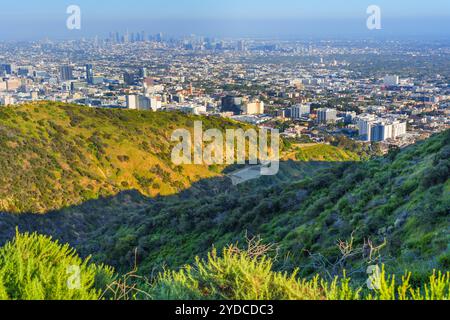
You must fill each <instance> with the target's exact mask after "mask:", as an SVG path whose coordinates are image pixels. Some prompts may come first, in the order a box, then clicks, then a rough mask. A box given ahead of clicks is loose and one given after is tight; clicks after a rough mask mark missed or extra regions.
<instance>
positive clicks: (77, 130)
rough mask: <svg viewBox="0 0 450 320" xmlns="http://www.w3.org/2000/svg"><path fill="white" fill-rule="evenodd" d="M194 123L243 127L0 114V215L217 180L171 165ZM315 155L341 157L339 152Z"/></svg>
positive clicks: (40, 107)
mask: <svg viewBox="0 0 450 320" xmlns="http://www.w3.org/2000/svg"><path fill="white" fill-rule="evenodd" d="M196 120H202V121H203V125H204V128H205V129H208V128H221V129H225V128H237V127H238V126H239V127H245V126H244V125H237V124H236V123H235V122H231V121H228V120H224V119H218V118H205V117H203V118H201V117H196V116H188V115H184V114H179V113H164V112H161V113H152V112H138V111H121V110H101V109H92V108H87V107H79V106H70V105H58V104H55V103H48V102H47V103H40V104H33V105H28V106H20V107H7V108H0V167H1V168H2V170H1V171H0V211H6V212H12V213H17V212H32V213H44V212H47V211H50V210H58V209H61V208H64V207H67V206H70V205H78V204H81V203H83V202H85V201H87V200H91V199H97V198H98V197H100V196H110V195H115V194H117V193H118V192H120V191H124V190H138V191H139V192H140V193H142V194H143V195H147V196H151V197H154V196H157V195H163V196H165V195H171V194H175V193H178V192H180V191H181V190H185V189H187V188H189V187H191V186H192V184H193V183H195V182H197V181H199V180H201V179H206V178H212V177H218V176H220V172H221V169H222V168H218V167H207V166H196V165H190V166H180V167H176V166H174V165H173V164H172V162H171V159H170V158H171V151H172V147H173V146H174V144H173V143H171V142H170V138H171V134H172V132H173V131H174V130H176V129H178V128H192V127H193V123H194V121H196ZM330 148H331V147H330ZM320 152H324V154H325V153H327V156H326V157H327V159H332V157H333V153H335V155H336V160H340V159H341V158H342V152H340V151H337V150H329V151H323V150H321V151H320ZM344 155H345V152H344Z"/></svg>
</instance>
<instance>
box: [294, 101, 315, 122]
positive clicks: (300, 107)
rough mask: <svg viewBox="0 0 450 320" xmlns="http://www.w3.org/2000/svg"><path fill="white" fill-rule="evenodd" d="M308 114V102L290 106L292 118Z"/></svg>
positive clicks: (309, 106) (309, 111) (309, 110)
mask: <svg viewBox="0 0 450 320" xmlns="http://www.w3.org/2000/svg"><path fill="white" fill-rule="evenodd" d="M310 114H311V105H310V104H296V105H294V106H292V108H291V118H292V119H301V118H303V117H307V116H309V115H310Z"/></svg>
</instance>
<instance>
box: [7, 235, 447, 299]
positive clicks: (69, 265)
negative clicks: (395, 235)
mask: <svg viewBox="0 0 450 320" xmlns="http://www.w3.org/2000/svg"><path fill="white" fill-rule="evenodd" d="M268 248H270V246H269V247H267V246H263V245H260V244H259V243H258V242H250V243H249V248H248V249H247V250H244V251H242V250H240V249H239V248H237V247H235V246H230V247H228V248H226V249H224V250H223V254H222V255H221V256H219V255H218V254H217V251H216V250H213V251H212V252H211V253H210V254H209V255H208V258H207V259H206V260H201V259H199V258H197V259H196V262H195V264H194V265H191V266H189V265H188V266H185V267H184V268H182V269H181V270H179V271H169V270H167V271H165V272H163V273H160V274H159V275H157V276H155V277H154V278H150V279H148V278H143V277H139V276H137V275H136V274H135V273H134V272H131V273H128V274H126V275H124V276H122V277H119V276H117V275H114V273H113V271H112V269H111V268H107V267H104V266H96V265H93V264H89V263H88V260H85V261H82V260H81V259H80V258H78V257H77V256H76V254H75V251H74V250H73V249H70V248H69V247H68V246H67V245H65V246H61V245H59V244H58V243H57V242H52V241H51V239H50V238H47V237H43V236H38V235H36V234H33V235H29V234H25V235H21V234H17V235H16V238H15V240H14V241H13V242H11V243H8V244H7V245H6V246H5V247H4V248H2V249H0V299H19V300H23V299H25V300H43V299H47V300H55V299H58V300H73V299H76V300H80V299H82V300H98V299H108V300H110V299H113V300H131V299H133V300H134V299H156V300H161V299H162V300H176V299H182V300H209V299H214V300H361V299H364V300H397V299H398V300H442V299H447V300H448V299H450V273H446V274H442V273H440V272H436V271H435V272H433V274H432V275H431V276H430V277H429V278H428V279H427V281H426V282H425V283H424V284H422V285H420V286H417V285H414V284H413V283H411V274H410V273H407V274H405V275H404V276H403V277H402V278H401V280H398V279H396V278H395V276H392V275H388V274H386V272H385V270H384V269H382V270H381V271H380V273H379V274H377V275H376V276H373V277H372V278H370V279H369V282H368V283H369V284H370V288H371V289H369V287H352V286H351V279H350V278H347V277H346V276H345V274H344V275H343V276H342V277H336V278H334V279H333V280H332V281H326V280H324V279H321V278H320V277H319V276H315V277H313V278H312V279H310V280H305V279H300V278H298V276H297V271H294V272H293V273H292V274H291V275H288V274H287V273H280V272H276V271H273V262H272V260H271V259H270V258H269V257H267V256H266V254H267V249H268ZM75 268H78V271H76V273H74V272H73V270H74V269H75ZM75 270H76V269H75ZM113 280H114V281H113Z"/></svg>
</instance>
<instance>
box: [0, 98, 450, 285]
mask: <svg viewBox="0 0 450 320" xmlns="http://www.w3.org/2000/svg"><path fill="white" fill-rule="evenodd" d="M35 109H36V107H25V108H23V109H22V108H19V109H7V110H6V111H2V112H1V113H0V114H1V119H2V120H1V127H0V130H2V131H3V132H5V133H7V134H4V135H2V137H6V139H5V138H2V146H4V147H3V148H1V149H0V152H2V157H1V158H0V159H1V161H3V164H5V161H6V164H8V163H12V162H14V159H17V156H16V157H14V156H13V155H14V153H16V155H17V154H19V155H26V156H28V153H26V152H25V151H28V150H30V148H34V149H37V150H34V152H37V153H39V155H40V157H39V158H38V159H37V160H36V159H31V160H28V161H29V162H30V164H29V165H27V164H26V163H22V164H21V165H20V166H17V164H13V167H12V168H11V169H10V170H8V171H7V172H9V176H8V178H9V179H10V180H9V182H8V183H2V192H3V195H2V197H1V198H2V199H5V198H6V197H13V198H14V197H15V199H16V202H17V203H19V204H20V203H25V204H27V203H28V205H32V204H33V203H35V202H36V200H40V198H37V199H32V198H31V197H30V192H29V191H28V190H29V189H26V188H31V186H33V185H32V184H30V183H29V182H28V181H29V180H30V179H27V175H28V176H30V175H34V179H38V181H39V180H40V179H44V181H45V179H47V176H48V173H47V171H49V168H54V166H56V165H55V164H54V163H53V162H49V161H48V159H52V157H53V158H55V159H56V160H58V159H59V158H60V157H61V155H59V154H57V155H55V156H52V157H50V155H53V152H54V150H61V148H63V147H64V143H66V144H69V146H70V148H69V147H66V148H65V149H64V148H63V149H64V150H71V149H74V146H75V142H73V141H77V140H78V143H79V144H81V145H82V148H80V149H81V150H89V148H90V147H89V146H86V145H84V143H87V142H86V139H89V138H90V136H89V134H90V135H91V136H96V137H98V136H101V137H102V139H103V138H104V139H106V141H107V142H109V144H108V147H105V146H104V148H105V149H106V148H108V150H107V152H105V154H104V155H103V156H100V160H99V159H97V158H95V157H92V156H91V157H89V158H88V159H89V161H91V162H88V163H95V165H92V167H88V168H91V169H92V168H98V167H100V168H105V167H106V168H109V167H108V166H111V165H110V164H109V162H108V159H106V157H107V156H108V155H109V154H110V152H114V151H110V149H109V148H112V147H111V146H109V145H110V144H111V145H112V146H113V147H114V146H115V147H116V148H117V149H115V150H116V151H115V152H116V153H119V154H124V152H123V150H126V149H127V148H132V150H134V152H136V153H135V155H136V154H139V156H142V155H143V154H142V153H141V151H139V148H138V147H137V146H139V142H142V141H143V140H139V138H140V137H141V135H143V136H151V137H154V140H152V141H151V143H152V147H155V148H158V145H159V144H161V145H164V135H165V134H167V133H165V132H162V131H160V130H168V129H173V127H174V125H173V124H172V123H173V122H175V123H177V124H178V123H186V124H191V125H192V123H191V121H192V119H193V118H192V117H187V116H184V115H179V114H165V113H161V114H153V113H139V112H123V111H110V110H91V109H81V108H75V109H73V108H71V107H67V106H66V107H63V108H56V107H46V108H45V109H44V110H47V111H48V110H50V111H51V112H42V110H35ZM24 110H25V111H24ZM81 111H83V112H81ZM72 112H77V113H79V116H81V117H83V118H84V120H83V121H82V122H81V124H73V125H72V126H70V125H69V124H68V123H67V121H68V118H67V117H68V115H67V113H72ZM31 114H33V115H34V114H36V116H35V118H39V117H42V116H45V117H48V118H51V121H53V122H56V121H60V122H61V123H65V124H66V125H65V130H66V131H67V132H68V133H69V136H71V138H70V139H68V138H67V137H68V135H67V134H66V135H62V136H61V135H59V138H58V135H56V134H55V133H53V136H52V137H53V138H54V139H53V140H52V141H48V142H47V144H44V143H43V142H42V141H43V137H42V135H45V134H49V132H50V134H52V130H61V129H49V128H48V127H49V121H48V119H47V120H45V121H44V122H43V124H42V126H41V127H42V128H40V129H36V130H35V128H36V127H37V124H36V123H37V121H36V120H32V119H30V115H31ZM5 115H6V116H5ZM27 116H28V117H27ZM94 116H95V117H94ZM5 118H6V119H5ZM35 118H33V119H35ZM86 118H87V119H86ZM142 118H144V119H142ZM56 119H58V120H56ZM72 120H73V119H72ZM211 121H217V123H216V124H215V125H219V126H221V125H223V124H224V122H223V120H220V119H217V120H216V119H214V120H211ZM83 123H85V125H83ZM105 123H106V124H105ZM136 123H139V124H142V125H140V126H138V127H136ZM14 125H16V127H19V128H20V130H17V129H14ZM26 126H29V127H30V128H31V129H28V130H27V129H25V127H26ZM84 126H87V128H84ZM100 126H101V127H103V129H100ZM89 128H90V129H89ZM161 128H164V129H161ZM78 130H81V131H83V130H87V132H84V134H83V137H82V138H81V136H80V138H79V139H77V138H76V137H73V136H72V134H75V133H72V131H75V132H78ZM89 130H91V131H89ZM28 131H29V133H27V132H28ZM104 131H108V132H107V133H108V134H110V135H112V136H113V137H114V139H113V138H106V137H104V134H103V133H102V132H104ZM36 132H38V133H39V132H40V133H39V134H38V137H39V139H37V140H32V139H31V138H30V135H32V134H33V133H34V134H36ZM94 132H97V134H95V135H94ZM98 132H100V133H102V134H98ZM155 133H158V134H155ZM75 135H76V134H75ZM449 135H450V132H446V133H444V134H441V135H438V136H435V137H433V138H431V139H430V140H429V141H426V142H422V143H419V144H418V145H416V146H412V147H410V148H407V149H406V150H403V151H401V152H400V153H399V154H391V155H390V157H387V158H381V159H378V160H373V161H369V162H366V163H353V162H351V163H343V164H336V165H333V166H331V167H330V166H329V165H326V166H324V164H323V163H315V162H311V163H303V164H302V163H301V166H300V168H296V167H295V166H293V165H286V166H285V168H284V169H283V170H282V171H281V173H280V175H279V176H278V177H276V178H275V179H274V178H271V177H265V178H262V179H260V180H258V181H251V182H249V183H246V184H243V185H240V186H238V187H232V186H230V184H229V182H228V183H227V182H226V181H225V180H224V179H223V178H214V179H212V180H210V181H201V183H198V184H196V185H195V188H191V189H188V190H187V192H185V193H181V194H179V195H176V196H170V197H161V198H158V199H155V200H152V201H150V202H151V203H147V202H148V201H149V200H148V199H145V198H142V197H137V196H135V197H134V198H133V197H132V196H130V197H128V198H126V200H123V199H122V200H121V198H119V199H117V201H116V202H114V201H109V200H107V199H105V200H100V201H98V202H95V201H94V202H90V203H86V204H85V205H83V206H80V207H74V208H69V209H67V210H64V211H63V212H61V213H58V212H57V213H55V214H54V215H52V216H49V217H48V218H47V217H28V216H27V217H24V218H23V219H22V218H21V217H11V216H2V217H1V219H0V223H2V224H3V227H5V226H6V227H13V228H14V226H15V225H21V226H25V228H26V230H30V231H33V230H37V231H44V233H47V234H52V235H54V236H55V237H56V238H58V239H62V240H64V241H67V242H70V243H71V244H72V245H74V246H75V247H76V248H77V249H79V250H80V252H81V253H82V254H84V255H86V254H89V253H95V254H96V256H95V258H96V260H97V261H104V262H107V263H109V264H112V265H114V266H116V267H119V268H123V269H124V270H127V268H130V267H131V266H132V265H133V263H134V250H135V248H136V247H137V248H138V262H139V264H140V266H141V270H142V271H143V272H145V273H149V272H151V271H152V270H153V268H154V267H155V266H160V265H162V264H163V263H168V264H169V266H173V267H179V266H180V265H182V264H184V263H187V262H190V261H192V259H193V257H194V256H195V255H197V254H199V255H201V256H204V255H205V254H206V252H208V251H209V249H210V248H211V245H212V244H214V245H215V246H216V247H218V248H221V247H223V246H225V245H227V244H229V243H233V242H235V241H238V240H242V239H243V234H244V232H245V231H246V230H247V231H248V232H249V233H250V234H260V235H262V236H263V238H264V239H266V241H269V242H276V243H278V244H279V245H280V247H281V251H280V254H281V256H282V257H283V259H280V260H279V261H278V264H277V265H276V268H277V270H293V269H294V268H296V267H298V266H300V267H301V273H302V274H305V275H308V274H313V273H315V272H317V271H318V270H317V268H316V266H314V265H313V264H312V263H311V260H310V258H309V256H308V254H307V253H308V252H315V253H316V252H317V253H321V254H323V255H324V256H325V257H327V258H328V259H330V260H333V259H334V258H336V257H337V256H338V250H337V248H336V240H337V239H340V238H341V239H345V238H348V237H350V235H351V233H352V232H354V234H355V241H356V242H357V243H362V242H363V239H364V238H367V237H369V238H371V239H372V240H373V241H375V243H380V242H382V241H383V240H384V238H386V239H387V241H388V247H387V248H386V250H385V251H384V252H383V259H382V262H386V263H388V266H390V267H391V268H393V269H394V271H399V270H402V271H403V270H404V269H406V267H408V268H409V269H411V268H413V269H417V270H413V271H418V272H417V274H425V273H429V271H430V270H431V269H433V268H441V269H442V268H444V269H448V268H449V259H450V258H449V246H448V244H449V243H450V239H449V234H450V233H449V220H448V212H449V211H450V203H449V202H450V198H449V195H448V194H449V193H448V191H449V182H448V176H449V169H448V167H449V141H450V139H449ZM24 136H25V137H24ZM60 140H63V141H60ZM55 141H56V142H55ZM102 141H103V140H102ZM120 141H122V142H123V144H122V145H120V144H119V142H120ZM118 145H120V147H119V146H118ZM168 146H169V145H168V144H166V145H164V148H163V147H160V148H161V150H163V149H164V150H166V148H168ZM134 148H137V149H138V150H135V149H134ZM322 148H326V149H325V150H330V149H329V148H327V146H315V147H314V148H313V149H312V150H313V152H311V149H310V150H309V151H308V150H306V152H303V153H304V154H308V152H309V154H310V155H311V154H312V155H314V157H310V158H309V159H315V160H320V159H322V160H323V159H329V158H328V155H324V156H321V155H320V153H318V151H317V150H320V149H322ZM59 153H60V152H59ZM154 153H155V152H154ZM154 153H150V156H152V159H155V158H157V159H163V157H164V154H165V153H164V152H157V155H155V154H154ZM130 154H132V152H131V153H130ZM144 156H145V155H144ZM150 156H149V157H150ZM345 157H346V159H351V157H352V156H351V155H347V156H345ZM43 159H44V160H46V162H42V161H43ZM70 159H71V158H70ZM102 159H103V160H102ZM36 161H37V162H36ZM132 161H135V159H134V157H133V158H130V160H129V161H128V162H132ZM154 161H158V160H154ZM16 162H18V163H20V161H16ZM111 162H113V160H111ZM114 162H115V161H114ZM128 162H126V163H128ZM115 163H116V165H117V166H122V167H121V168H125V169H126V163H125V164H121V163H119V162H115ZM37 164H40V166H38V165H37ZM50 164H51V165H50ZM69 165H70V167H71V168H73V166H74V165H75V166H79V165H83V166H85V165H86V164H85V163H81V164H80V162H79V160H78V162H74V163H69ZM140 165H145V164H142V163H141V164H140ZM3 167H5V166H4V165H3ZM6 167H7V166H6ZM323 167H325V168H328V169H327V170H325V171H323V172H321V173H317V171H316V170H317V168H323ZM71 168H67V167H66V170H69V171H71ZM151 168H152V166H151V165H150V166H149V167H146V168H145V171H146V172H147V171H148V170H151ZM293 168H294V169H293ZM168 169H169V168H168ZM140 170H141V167H140V166H139V165H135V166H132V167H130V168H128V169H126V172H128V175H130V174H131V173H132V172H133V171H138V172H144V171H140ZM42 171H43V173H44V174H43V175H42V174H41V173H42ZM63 172H65V171H63ZM205 172H206V175H207V176H214V175H216V176H217V174H212V173H211V172H210V171H208V170H206V171H205ZM13 173H14V174H13ZM38 173H39V174H40V175H38ZM2 174H5V173H2ZM142 174H143V173H142ZM185 174H186V175H188V176H192V172H191V171H186V172H182V173H180V178H182V177H183V176H184V175H185ZM19 177H22V179H24V181H22V180H20V179H19ZM308 177H309V178H308ZM311 177H313V178H311ZM2 179H3V178H2ZM14 179H16V180H14ZM18 179H19V180H18ZM67 179H69V180H66V181H63V183H64V184H67V185H69V186H70V184H74V183H77V182H76V181H78V180H77V179H78V176H76V175H75V177H74V176H69V177H68V178H67ZM70 179H72V180H70ZM99 180H100V181H102V183H103V184H105V182H103V181H105V180H101V179H99ZM111 180H112V181H115V180H114V179H110V180H108V183H110V181H111ZM119 180H122V179H118V180H116V181H119ZM74 181H75V182H74ZM50 182H52V183H53V184H52V185H57V183H55V182H54V180H51V181H50ZM188 182H189V181H186V183H188ZM23 183H27V184H25V185H24V184H23ZM108 183H106V185H109V186H115V185H114V184H113V183H110V184H108ZM129 183H133V179H130V182H129ZM64 184H63V185H64ZM134 184H135V186H137V187H138V189H139V183H138V182H137V181H135V182H134ZM17 187H19V188H25V189H23V190H22V189H20V190H18V191H17V193H15V192H13V191H14V188H17ZM47 188H48V187H47ZM54 188H55V190H53V191H52V190H43V191H45V192H43V195H52V199H56V200H62V201H66V202H67V201H68V199H69V200H70V201H72V200H73V199H74V197H75V198H76V197H77V196H79V193H78V192H79V190H78V191H77V190H72V191H71V192H69V193H68V192H67V191H65V192H64V191H62V190H63V189H62V188H61V189H58V188H56V187H54ZM5 190H6V191H5ZM64 190H66V189H64ZM69 190H71V189H70V188H69ZM117 190H120V185H119V187H117V189H116V190H112V191H110V190H108V189H106V191H107V192H106V193H108V192H111V193H113V192H116V191H117ZM140 190H141V191H142V189H140ZM50 191H51V192H50ZM150 191H151V190H150ZM55 192H56V194H55ZM149 193H150V192H149ZM18 195H19V196H18ZM68 196H69V197H68ZM94 196H95V195H94ZM52 199H51V200H52ZM76 200H77V201H82V200H83V199H82V198H81V197H80V198H76ZM37 203H41V204H42V203H44V204H45V202H42V201H41V202H39V201H38V202H37ZM50 203H52V202H50ZM108 203H109V205H110V206H111V204H114V207H115V208H116V209H111V210H109V209H107V208H108ZM59 214H61V215H59ZM21 230H22V229H21ZM354 260H358V259H354ZM359 260H360V259H359ZM357 262H358V261H349V262H348V264H347V265H346V266H347V267H352V265H353V264H357ZM422 271H423V272H422ZM362 276H363V277H365V276H366V275H365V270H363V271H362Z"/></svg>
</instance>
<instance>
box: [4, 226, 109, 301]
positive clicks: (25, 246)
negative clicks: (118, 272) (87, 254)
mask: <svg viewBox="0 0 450 320" xmlns="http://www.w3.org/2000/svg"><path fill="white" fill-rule="evenodd" d="M112 280H113V271H112V269H111V268H107V267H104V266H97V265H95V264H91V263H89V259H86V260H84V261H83V260H82V259H80V258H79V257H78V256H77V255H76V253H75V250H73V249H72V248H70V247H69V246H68V245H60V244H59V243H57V242H53V241H52V240H51V238H48V237H44V236H38V235H36V234H32V235H29V234H23V235H22V234H17V235H16V238H15V239H14V241H12V242H9V243H7V244H6V245H5V246H4V247H3V248H1V249H0V300H5V299H13V300H74V299H75V300H95V299H98V298H100V296H101V294H102V289H103V288H104V287H105V286H106V285H107V284H109V283H111V282H112Z"/></svg>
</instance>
